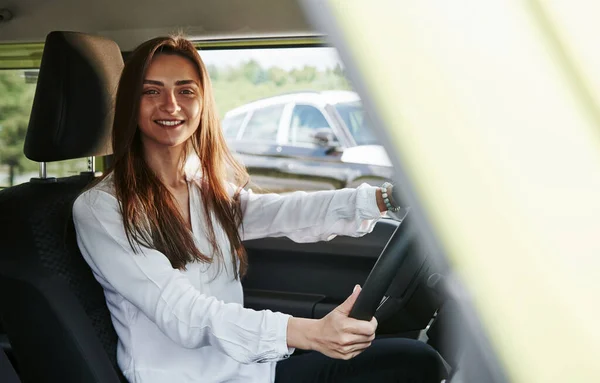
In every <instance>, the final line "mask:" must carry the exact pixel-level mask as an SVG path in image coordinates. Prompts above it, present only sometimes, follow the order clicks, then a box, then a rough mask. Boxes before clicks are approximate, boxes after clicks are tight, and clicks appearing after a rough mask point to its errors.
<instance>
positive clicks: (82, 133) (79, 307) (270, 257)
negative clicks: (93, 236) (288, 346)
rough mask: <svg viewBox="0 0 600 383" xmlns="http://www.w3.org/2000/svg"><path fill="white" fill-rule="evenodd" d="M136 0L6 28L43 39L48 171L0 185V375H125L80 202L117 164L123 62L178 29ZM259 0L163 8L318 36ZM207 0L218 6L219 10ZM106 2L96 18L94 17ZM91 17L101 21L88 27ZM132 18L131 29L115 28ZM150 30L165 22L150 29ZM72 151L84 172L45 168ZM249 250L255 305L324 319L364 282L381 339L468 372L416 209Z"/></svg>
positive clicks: (359, 310) (35, 6) (262, 31)
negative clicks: (113, 137) (428, 348)
mask: <svg viewBox="0 0 600 383" xmlns="http://www.w3.org/2000/svg"><path fill="white" fill-rule="evenodd" d="M56 3H61V4H63V6H65V8H60V6H59V5H58V4H56ZM133 3H136V4H137V6H138V8H137V9H136V12H137V11H139V12H140V14H139V15H137V16H136V17H133V15H134V14H135V13H134V9H135V8H134V5H124V4H121V3H117V2H114V1H104V2H87V1H82V2H80V3H78V4H79V5H77V6H76V7H75V8H76V10H77V9H80V7H84V6H85V7H89V9H88V10H87V12H86V13H85V14H87V15H89V16H86V17H81V18H78V17H76V16H75V12H76V10H72V11H68V12H67V13H66V14H64V15H60V13H59V11H58V9H63V10H64V9H67V8H66V6H67V5H72V4H71V2H69V1H60V2H53V3H52V6H51V7H50V5H49V3H47V2H42V1H29V2H26V3H23V5H22V8H18V7H17V8H15V10H14V20H12V21H15V22H18V18H19V16H20V14H19V12H18V10H19V9H22V10H26V9H29V10H31V11H32V15H33V16H28V17H29V19H28V23H31V22H33V21H35V20H39V19H38V18H39V17H41V16H40V15H41V14H42V10H43V9H45V8H44V7H49V8H48V9H47V10H48V12H49V13H48V14H47V15H48V16H49V19H50V20H52V16H56V17H57V20H59V21H60V22H59V21H57V22H50V21H47V22H44V23H42V25H39V26H36V28H32V30H31V31H29V30H26V29H25V27H24V26H23V24H15V25H16V27H15V29H13V30H8V31H9V32H10V33H9V34H8V35H6V36H7V37H2V40H5V39H6V40H7V41H8V40H11V41H21V42H22V41H37V40H38V39H39V38H40V34H41V33H43V34H44V36H45V37H44V39H45V40H44V48H43V55H42V58H41V64H40V67H39V75H38V79H37V88H36V93H35V98H34V103H33V108H32V113H31V117H30V121H29V126H28V130H27V136H26V140H25V145H24V153H25V155H26V156H27V157H28V158H29V159H31V160H34V161H36V162H39V163H40V176H39V177H37V178H32V179H31V180H30V181H29V182H26V183H24V184H21V185H17V186H13V187H9V188H5V189H3V190H0V228H1V233H2V234H1V237H0V318H1V321H0V341H1V346H2V351H1V352H0V381H2V382H12V381H14V382H19V381H22V382H58V381H60V382H119V381H124V378H123V376H122V374H121V373H120V371H119V368H118V366H117V364H116V351H117V336H116V334H115V331H114V328H113V327H112V323H111V319H110V315H109V311H108V308H107V307H106V303H105V299H104V295H103V291H102V288H101V287H100V285H99V284H98V283H97V282H96V280H95V279H94V277H93V275H92V272H91V270H90V269H89V267H88V266H87V264H86V263H85V261H84V260H83V258H82V257H81V254H80V252H79V249H78V247H77V244H76V241H75V234H74V227H73V222H72V218H71V208H72V204H73V201H74V200H75V198H76V197H77V196H78V194H79V193H81V192H82V191H83V190H85V188H86V186H87V185H89V184H90V182H92V181H93V179H94V178H95V177H96V176H97V173H96V172H95V168H94V163H95V161H96V159H98V160H102V161H106V162H107V163H108V162H109V161H110V153H111V148H110V142H109V141H110V130H111V123H112V106H113V104H114V98H115V91H116V87H117V83H118V79H119V75H120V71H121V69H122V67H123V57H124V56H126V55H127V52H128V51H129V50H131V49H132V48H133V47H134V46H135V44H134V43H135V42H141V41H143V40H144V39H145V38H146V37H148V38H149V37H153V36H155V35H157V34H164V32H165V31H166V30H169V29H171V26H172V25H170V24H169V25H168V28H167V27H165V25H167V24H168V23H165V24H162V25H161V24H160V22H159V20H158V19H159V18H158V16H157V15H156V14H158V13H160V12H163V13H160V14H164V12H165V8H162V7H163V6H162V5H159V2H155V1H152V2H133ZM252 3H253V5H248V4H247V3H245V2H243V1H233V2H228V5H227V6H225V5H219V6H217V5H214V4H216V2H206V1H200V2H189V1H178V2H176V3H175V2H173V3H171V5H169V6H168V8H169V9H170V10H172V12H171V13H167V14H166V17H167V18H169V17H170V18H171V19H175V18H177V17H176V16H185V17H187V19H183V20H180V21H179V22H177V23H175V22H173V25H187V24H186V23H188V22H189V25H195V26H196V27H193V28H192V27H190V28H189V30H188V32H193V33H191V34H192V35H194V36H195V34H198V36H200V37H199V38H205V39H209V38H210V39H216V38H220V37H222V35H223V34H225V32H228V33H229V34H230V35H229V36H226V37H227V39H231V38H232V36H233V35H236V36H237V37H238V38H244V37H253V38H256V36H263V37H264V36H267V35H276V36H279V37H282V38H286V37H289V36H291V35H295V34H296V35H298V34H311V35H314V34H315V31H313V30H312V29H311V27H310V25H308V22H307V21H306V20H305V19H303V17H302V16H301V15H302V13H301V11H300V9H299V8H298V6H297V4H296V3H295V2H293V1H283V2H279V1H270V0H269V1H267V0H263V1H257V2H252ZM117 4H119V5H118V7H125V8H126V9H125V11H126V12H120V13H122V14H121V15H120V16H117V15H114V14H113V13H116V12H114V11H113V12H110V15H111V16H110V18H109V20H111V21H112V22H113V23H114V25H113V27H112V29H109V28H108V23H103V22H101V21H100V20H101V19H102V17H101V16H102V15H107V12H108V11H107V10H104V8H107V9H110V8H112V7H111V6H114V9H117ZM202 4H206V5H207V6H208V5H209V4H210V5H211V8H208V10H209V11H210V12H207V9H206V8H203V7H202ZM0 5H1V4H0ZM267 6H268V7H271V8H272V9H273V10H274V11H273V12H274V14H276V15H279V16H280V17H274V18H271V17H269V18H267V16H266V15H264V14H263V13H264V12H260V9H261V7H262V8H264V7H267ZM183 7H186V8H185V9H188V10H191V9H199V10H201V11H202V12H203V13H204V14H203V15H202V16H199V17H198V19H193V16H191V15H193V14H194V12H190V11H186V12H182V11H181V9H183ZM0 8H2V7H1V6H0ZM178 9H179V10H178ZM231 9H235V10H236V11H235V12H229V10H231ZM96 11H97V12H99V14H98V15H95V17H92V16H91V14H92V13H93V12H96ZM23 14H24V15H26V13H25V12H24V13H23ZM208 14H212V15H216V17H211V16H209V15H208ZM119 17H121V18H119ZM89 20H95V21H96V24H86V22H87V21H89ZM171 21H172V20H171ZM119 23H120V24H119ZM152 23H154V24H152ZM125 25H126V26H127V28H128V29H125V28H122V29H119V27H123V26H125ZM8 26H9V24H6V25H2V27H8ZM149 26H156V28H155V29H152V30H145V29H142V28H148V27H149ZM33 29H35V30H33ZM1 35H2V29H0V36H1ZM76 158H88V159H89V164H90V166H89V169H88V171H87V172H82V173H81V174H79V175H75V176H70V177H58V178H54V177H51V176H49V175H47V174H45V171H44V170H45V164H46V163H48V162H53V161H62V160H67V159H76ZM397 198H401V197H400V196H398V197H397ZM245 246H246V248H247V250H248V255H249V263H250V267H249V273H248V275H247V276H246V277H245V279H244V280H243V281H242V283H243V287H244V299H245V306H246V307H249V308H253V309H257V310H261V309H270V310H274V311H281V312H285V313H288V314H291V315H294V316H299V317H305V318H321V317H323V316H325V315H326V314H327V313H328V312H330V311H331V310H332V309H333V308H335V307H336V306H337V305H339V304H340V303H341V302H343V301H344V300H345V298H346V297H347V296H348V294H349V292H350V291H351V290H352V287H353V286H354V285H355V284H361V285H362V286H363V293H361V296H360V298H359V301H358V302H357V304H356V306H355V307H354V310H353V313H352V315H353V316H354V317H356V318H359V319H367V320H368V319H369V318H370V317H371V316H373V315H375V316H376V317H377V319H378V321H379V327H378V333H377V335H378V337H410V338H414V339H421V340H423V341H424V342H428V343H429V344H431V345H432V346H433V347H434V348H435V349H436V350H438V352H439V353H440V354H441V356H442V357H443V358H444V360H445V361H446V363H447V367H448V371H449V373H450V375H451V374H452V372H453V371H455V370H456V369H457V368H458V365H457V356H458V355H459V344H458V342H457V341H455V339H452V337H449V336H448V334H449V332H450V330H449V329H450V327H452V326H455V325H456V324H455V322H456V320H455V319H456V317H455V314H454V311H453V299H451V297H450V296H449V295H448V294H447V291H446V290H445V288H444V280H445V275H446V274H447V269H446V268H445V267H444V266H443V265H441V264H440V262H433V261H432V255H431V254H429V253H428V252H427V250H426V249H425V247H424V246H422V244H421V243H420V240H419V237H418V235H417V234H416V230H415V228H414V226H413V225H412V223H411V217H410V213H409V214H408V215H407V216H406V217H405V218H404V219H403V220H395V219H383V220H381V221H380V222H378V224H377V225H376V227H375V229H374V230H373V232H372V233H370V234H368V235H366V236H364V237H362V238H350V237H337V238H335V239H333V240H331V241H328V242H321V243H311V244H306V243H303V244H299V243H294V242H292V241H291V240H289V239H287V238H265V239H259V240H252V241H247V242H246V243H245ZM292 357H293V356H292Z"/></svg>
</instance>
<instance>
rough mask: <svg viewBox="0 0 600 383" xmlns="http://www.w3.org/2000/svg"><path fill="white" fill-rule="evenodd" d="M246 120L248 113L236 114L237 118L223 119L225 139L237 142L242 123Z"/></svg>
mask: <svg viewBox="0 0 600 383" xmlns="http://www.w3.org/2000/svg"><path fill="white" fill-rule="evenodd" d="M245 118H246V113H242V114H236V115H235V116H231V117H226V118H224V119H223V134H224V135H225V138H226V139H228V140H235V139H236V137H237V135H238V132H239V131H240V128H241V127H242V122H244V119H245Z"/></svg>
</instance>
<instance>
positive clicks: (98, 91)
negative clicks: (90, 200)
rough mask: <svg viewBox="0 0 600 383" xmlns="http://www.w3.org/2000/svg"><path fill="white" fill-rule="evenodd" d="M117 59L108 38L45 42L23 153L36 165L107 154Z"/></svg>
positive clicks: (54, 37) (68, 35)
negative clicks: (36, 162) (36, 163)
mask: <svg viewBox="0 0 600 383" xmlns="http://www.w3.org/2000/svg"><path fill="white" fill-rule="evenodd" d="M122 70H123V58H122V56H121V52H120V50H119V47H118V46H117V44H116V43H115V42H113V41H111V40H108V39H105V38H102V37H98V36H90V35H86V34H83V33H77V32H52V33H50V34H49V35H48V37H47V38H46V43H45V46H44V53H43V55H42V62H41V66H40V73H39V77H38V83H37V87H36V92H35V98H34V103H33V108H32V113H31V117H30V120H29V127H28V129H27V137H26V139H25V155H26V156H27V157H28V158H29V159H31V160H33V161H38V162H49V161H61V160H66V159H72V158H82V157H89V156H101V155H106V154H110V153H111V152H112V151H111V147H110V132H111V128H112V122H113V115H114V108H113V106H114V100H115V95H116V90H117V86H118V82H119V76H120V74H121V71H122Z"/></svg>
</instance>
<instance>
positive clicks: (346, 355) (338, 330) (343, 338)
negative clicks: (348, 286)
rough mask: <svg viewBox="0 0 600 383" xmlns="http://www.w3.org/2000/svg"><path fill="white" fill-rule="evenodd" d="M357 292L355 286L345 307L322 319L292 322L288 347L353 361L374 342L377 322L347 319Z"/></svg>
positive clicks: (342, 305) (289, 326)
mask: <svg viewBox="0 0 600 383" xmlns="http://www.w3.org/2000/svg"><path fill="white" fill-rule="evenodd" d="M360 290H361V289H360V286H358V285H356V287H355V288H354V291H353V292H352V294H351V295H350V296H349V297H348V298H347V299H346V300H345V301H344V303H342V304H341V305H339V306H338V307H336V308H335V309H334V310H333V311H332V312H330V313H329V314H327V315H326V316H325V317H324V318H322V319H319V320H316V321H315V320H310V319H302V318H291V319H290V321H289V324H288V345H289V346H291V347H297V348H301V349H310V350H315V351H318V352H320V353H322V354H324V355H327V356H329V357H330V358H336V359H352V358H354V357H355V356H356V355H358V354H360V353H361V352H363V351H364V350H365V349H366V348H367V347H369V346H370V345H371V342H372V341H373V339H375V329H377V319H375V318H372V319H371V321H370V322H367V321H362V320H358V319H353V318H349V317H348V315H349V314H350V310H351V309H352V306H354V302H356V298H357V297H358V294H360Z"/></svg>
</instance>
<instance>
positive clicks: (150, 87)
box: [73, 37, 445, 383]
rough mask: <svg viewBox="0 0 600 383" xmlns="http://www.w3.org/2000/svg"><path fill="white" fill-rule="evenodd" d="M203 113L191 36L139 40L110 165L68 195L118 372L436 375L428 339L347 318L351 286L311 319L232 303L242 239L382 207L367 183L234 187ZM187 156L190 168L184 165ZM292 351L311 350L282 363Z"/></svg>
mask: <svg viewBox="0 0 600 383" xmlns="http://www.w3.org/2000/svg"><path fill="white" fill-rule="evenodd" d="M132 101H133V102H132ZM215 110H216V108H215V106H214V101H213V97H212V92H211V84H210V80H209V79H208V74H207V72H206V69H205V67H204V65H203V63H202V60H201V59H200V57H199V55H198V53H197V52H196V50H195V49H194V46H193V44H192V43H191V42H189V41H187V40H185V39H183V38H181V37H164V38H156V39H153V40H150V41H148V42H146V43H144V44H142V45H141V46H140V47H139V48H138V49H136V50H135V51H134V52H133V54H132V56H131V57H130V59H129V61H128V62H127V63H126V65H125V68H124V70H123V74H122V76H121V80H120V83H119V88H118V91H117V101H116V108H115V122H114V125H113V133H112V134H113V149H114V164H113V167H112V168H111V169H109V170H108V171H107V172H106V173H105V174H104V175H103V176H102V177H101V178H100V179H99V180H98V181H97V182H95V183H94V184H93V186H91V187H90V188H89V189H88V190H87V191H85V192H84V193H82V194H81V195H80V196H79V197H78V198H77V200H76V201H75V203H74V206H73V219H74V223H75V229H76V232H77V241H78V245H79V248H80V249H81V252H82V255H83V257H84V259H85V260H86V261H87V263H88V264H89V266H90V267H91V268H92V270H93V272H94V274H95V276H96V278H97V280H98V281H99V282H100V283H101V285H102V287H103V288H104V292H105V295H106V299H107V301H108V307H109V309H110V312H111V315H112V318H113V324H114V326H115V330H116V332H117V335H118V337H119V344H120V347H119V348H118V353H117V359H118V363H119V366H120V368H121V370H122V371H123V374H124V375H125V377H126V378H127V379H128V380H129V381H131V382H138V383H149V382H155V383H158V382H165V381H171V380H173V381H188V382H200V381H202V382H223V381H234V380H242V379H243V380H244V381H247V382H254V383H267V382H270V383H273V382H275V381H276V380H278V381H282V380H283V381H285V382H286V383H287V382H289V383H291V382H302V381H310V382H317V381H323V382H325V381H326V382H329V381H331V380H332V379H342V380H344V381H350V380H349V379H351V378H352V379H357V380H355V381H356V382H357V383H358V382H365V381H372V380H376V381H379V382H392V381H394V382H396V381H398V379H399V378H406V379H410V381H419V382H432V383H433V382H435V383H438V382H439V381H440V379H441V378H442V377H443V376H444V374H445V370H444V368H443V364H442V362H441V360H440V358H439V356H438V355H437V353H436V352H435V351H434V349H433V348H431V347H429V346H427V345H425V344H424V343H422V342H418V341H416V340H413V339H388V340H385V341H375V340H374V339H375V330H376V328H377V324H378V322H377V319H375V318H374V317H370V318H367V319H366V320H358V319H354V318H351V317H349V313H350V310H351V308H352V306H353V304H354V302H355V301H356V299H357V297H358V294H359V293H360V291H361V289H360V288H359V287H358V286H356V287H355V288H354V291H353V293H352V294H351V295H350V296H349V297H348V298H347V299H346V300H345V301H344V302H343V303H341V304H340V305H338V306H337V307H336V308H335V309H334V310H333V311H331V312H330V313H328V314H327V315H325V316H324V317H323V318H321V319H313V318H303V317H295V316H292V315H290V314H287V313H283V312H274V311H271V310H254V309H250V308H246V307H244V306H243V303H244V301H243V293H242V285H241V282H240V280H241V277H243V276H244V275H245V274H246V271H247V256H246V251H245V249H244V247H243V245H242V241H243V240H251V239H259V238H266V237H282V236H287V237H289V238H290V239H293V240H294V241H296V242H316V241H325V240H330V239H332V238H334V237H335V236H337V235H346V236H352V237H361V236H363V235H365V234H367V233H369V232H371V231H372V230H373V229H374V226H375V224H376V222H377V221H378V220H379V219H380V218H381V217H382V212H384V211H386V210H387V208H392V206H391V205H386V204H385V203H384V200H383V196H384V195H385V194H383V192H382V189H383V188H382V189H379V188H376V187H373V186H369V185H367V184H362V185H361V186H359V187H358V188H356V189H349V188H348V189H343V190H337V191H323V192H318V193H310V194H309V193H304V192H298V193H292V194H289V195H286V196H280V195H276V194H263V195H255V194H253V193H252V192H251V191H246V190H244V189H243V187H244V186H245V185H246V183H247V182H248V175H247V173H246V172H245V169H244V168H243V167H241V166H240V165H239V164H238V163H237V162H236V161H235V160H234V158H233V157H232V155H231V153H230V152H229V150H228V149H227V146H226V144H225V141H224V137H223V133H222V131H221V128H220V124H219V122H218V120H217V119H216V112H215ZM192 152H193V153H194V154H195V155H196V156H197V157H198V158H199V164H198V166H197V169H194V171H192V172H188V171H187V170H188V169H187V168H186V166H185V165H186V159H187V157H188V155H189V154H191V153H192ZM231 174H233V177H231V176H230V175H231ZM386 191H387V192H391V186H390V187H389V188H388V189H386ZM386 206H387V207H386ZM372 342H373V345H372ZM296 348H299V349H303V350H310V351H317V352H314V353H309V354H307V355H302V356H299V357H297V358H296V359H294V360H292V361H290V362H287V361H285V362H284V361H283V360H284V359H287V358H288V357H289V356H290V355H291V354H292V353H293V352H294V350H295V349H296ZM367 349H369V350H368V351H367V352H364V351H366V350H367ZM363 352H364V353H363ZM349 359H352V360H351V361H349ZM399 360H401V361H403V363H398V361H399ZM279 362H281V363H279ZM309 366H310V368H308V367H309ZM373 366H376V367H377V370H378V371H377V372H375V373H374V372H373V371H371V370H370V368H372V367H373ZM324 374H325V375H324Z"/></svg>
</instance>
